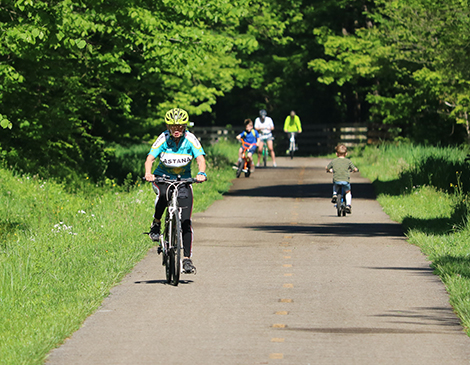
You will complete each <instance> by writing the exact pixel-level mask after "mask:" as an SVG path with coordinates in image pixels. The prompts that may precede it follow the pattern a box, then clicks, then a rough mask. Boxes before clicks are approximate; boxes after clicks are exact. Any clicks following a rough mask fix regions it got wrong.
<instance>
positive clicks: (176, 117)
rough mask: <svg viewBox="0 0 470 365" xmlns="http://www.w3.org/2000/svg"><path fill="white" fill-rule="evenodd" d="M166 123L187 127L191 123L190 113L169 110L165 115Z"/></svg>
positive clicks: (181, 110) (175, 109) (180, 110)
mask: <svg viewBox="0 0 470 365" xmlns="http://www.w3.org/2000/svg"><path fill="white" fill-rule="evenodd" d="M165 123H166V124H169V125H175V124H177V125H187V124H188V123H189V116H188V112H187V111H186V110H183V109H180V108H174V109H171V110H168V111H167V112H166V115H165Z"/></svg>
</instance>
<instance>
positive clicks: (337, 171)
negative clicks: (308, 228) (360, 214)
mask: <svg viewBox="0 0 470 365" xmlns="http://www.w3.org/2000/svg"><path fill="white" fill-rule="evenodd" d="M347 154H348V148H347V147H346V146H345V145H344V144H339V145H338V146H336V156H337V158H335V159H334V160H332V161H331V162H330V163H329V164H328V165H327V166H326V172H332V173H333V197H332V199H331V202H332V203H336V199H337V197H338V196H337V193H338V191H339V189H341V186H342V187H343V189H344V192H345V195H346V196H345V198H346V213H349V214H351V212H352V210H351V209H352V208H351V202H352V194H351V184H350V182H349V181H350V178H351V171H353V172H357V171H359V170H358V168H357V167H356V166H354V164H353V163H352V162H351V160H349V159H348V158H346V155H347Z"/></svg>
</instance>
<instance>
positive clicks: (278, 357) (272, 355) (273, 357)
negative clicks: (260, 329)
mask: <svg viewBox="0 0 470 365" xmlns="http://www.w3.org/2000/svg"><path fill="white" fill-rule="evenodd" d="M269 358H270V359H271V360H282V359H283V358H284V355H283V354H271V355H269Z"/></svg>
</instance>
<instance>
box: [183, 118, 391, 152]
mask: <svg viewBox="0 0 470 365" xmlns="http://www.w3.org/2000/svg"><path fill="white" fill-rule="evenodd" d="M191 131H192V132H193V133H194V134H195V135H196V136H197V137H198V138H199V140H200V141H201V142H202V143H203V144H204V145H207V144H214V143H217V142H218V141H221V140H233V141H234V140H235V136H236V135H237V134H238V133H241V132H242V131H243V127H241V128H238V129H236V130H235V129H233V128H225V127H193V128H191ZM273 134H274V145H275V151H276V153H281V154H283V153H285V151H286V149H287V147H288V142H289V141H288V138H287V135H286V134H285V133H284V132H283V131H282V130H279V129H277V130H274V133H273ZM388 139H390V135H389V133H388V131H387V128H386V126H384V125H377V124H313V125H305V126H304V127H303V132H302V133H301V134H298V135H297V136H296V142H297V144H298V147H299V151H298V152H299V153H298V154H299V155H319V154H326V153H331V152H333V151H334V148H335V146H336V145H338V144H339V143H343V144H345V145H346V146H347V147H354V146H358V145H366V144H375V143H378V142H380V141H381V140H388Z"/></svg>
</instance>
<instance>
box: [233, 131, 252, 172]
mask: <svg viewBox="0 0 470 365" xmlns="http://www.w3.org/2000/svg"><path fill="white" fill-rule="evenodd" d="M242 147H243V153H242V156H243V159H242V160H241V161H238V164H237V166H234V169H236V170H237V178H239V177H240V175H241V174H242V172H244V173H245V177H250V174H251V172H250V163H249V162H248V156H247V154H248V150H249V149H250V148H251V147H253V144H251V143H247V142H245V141H244V140H243V139H242Z"/></svg>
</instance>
